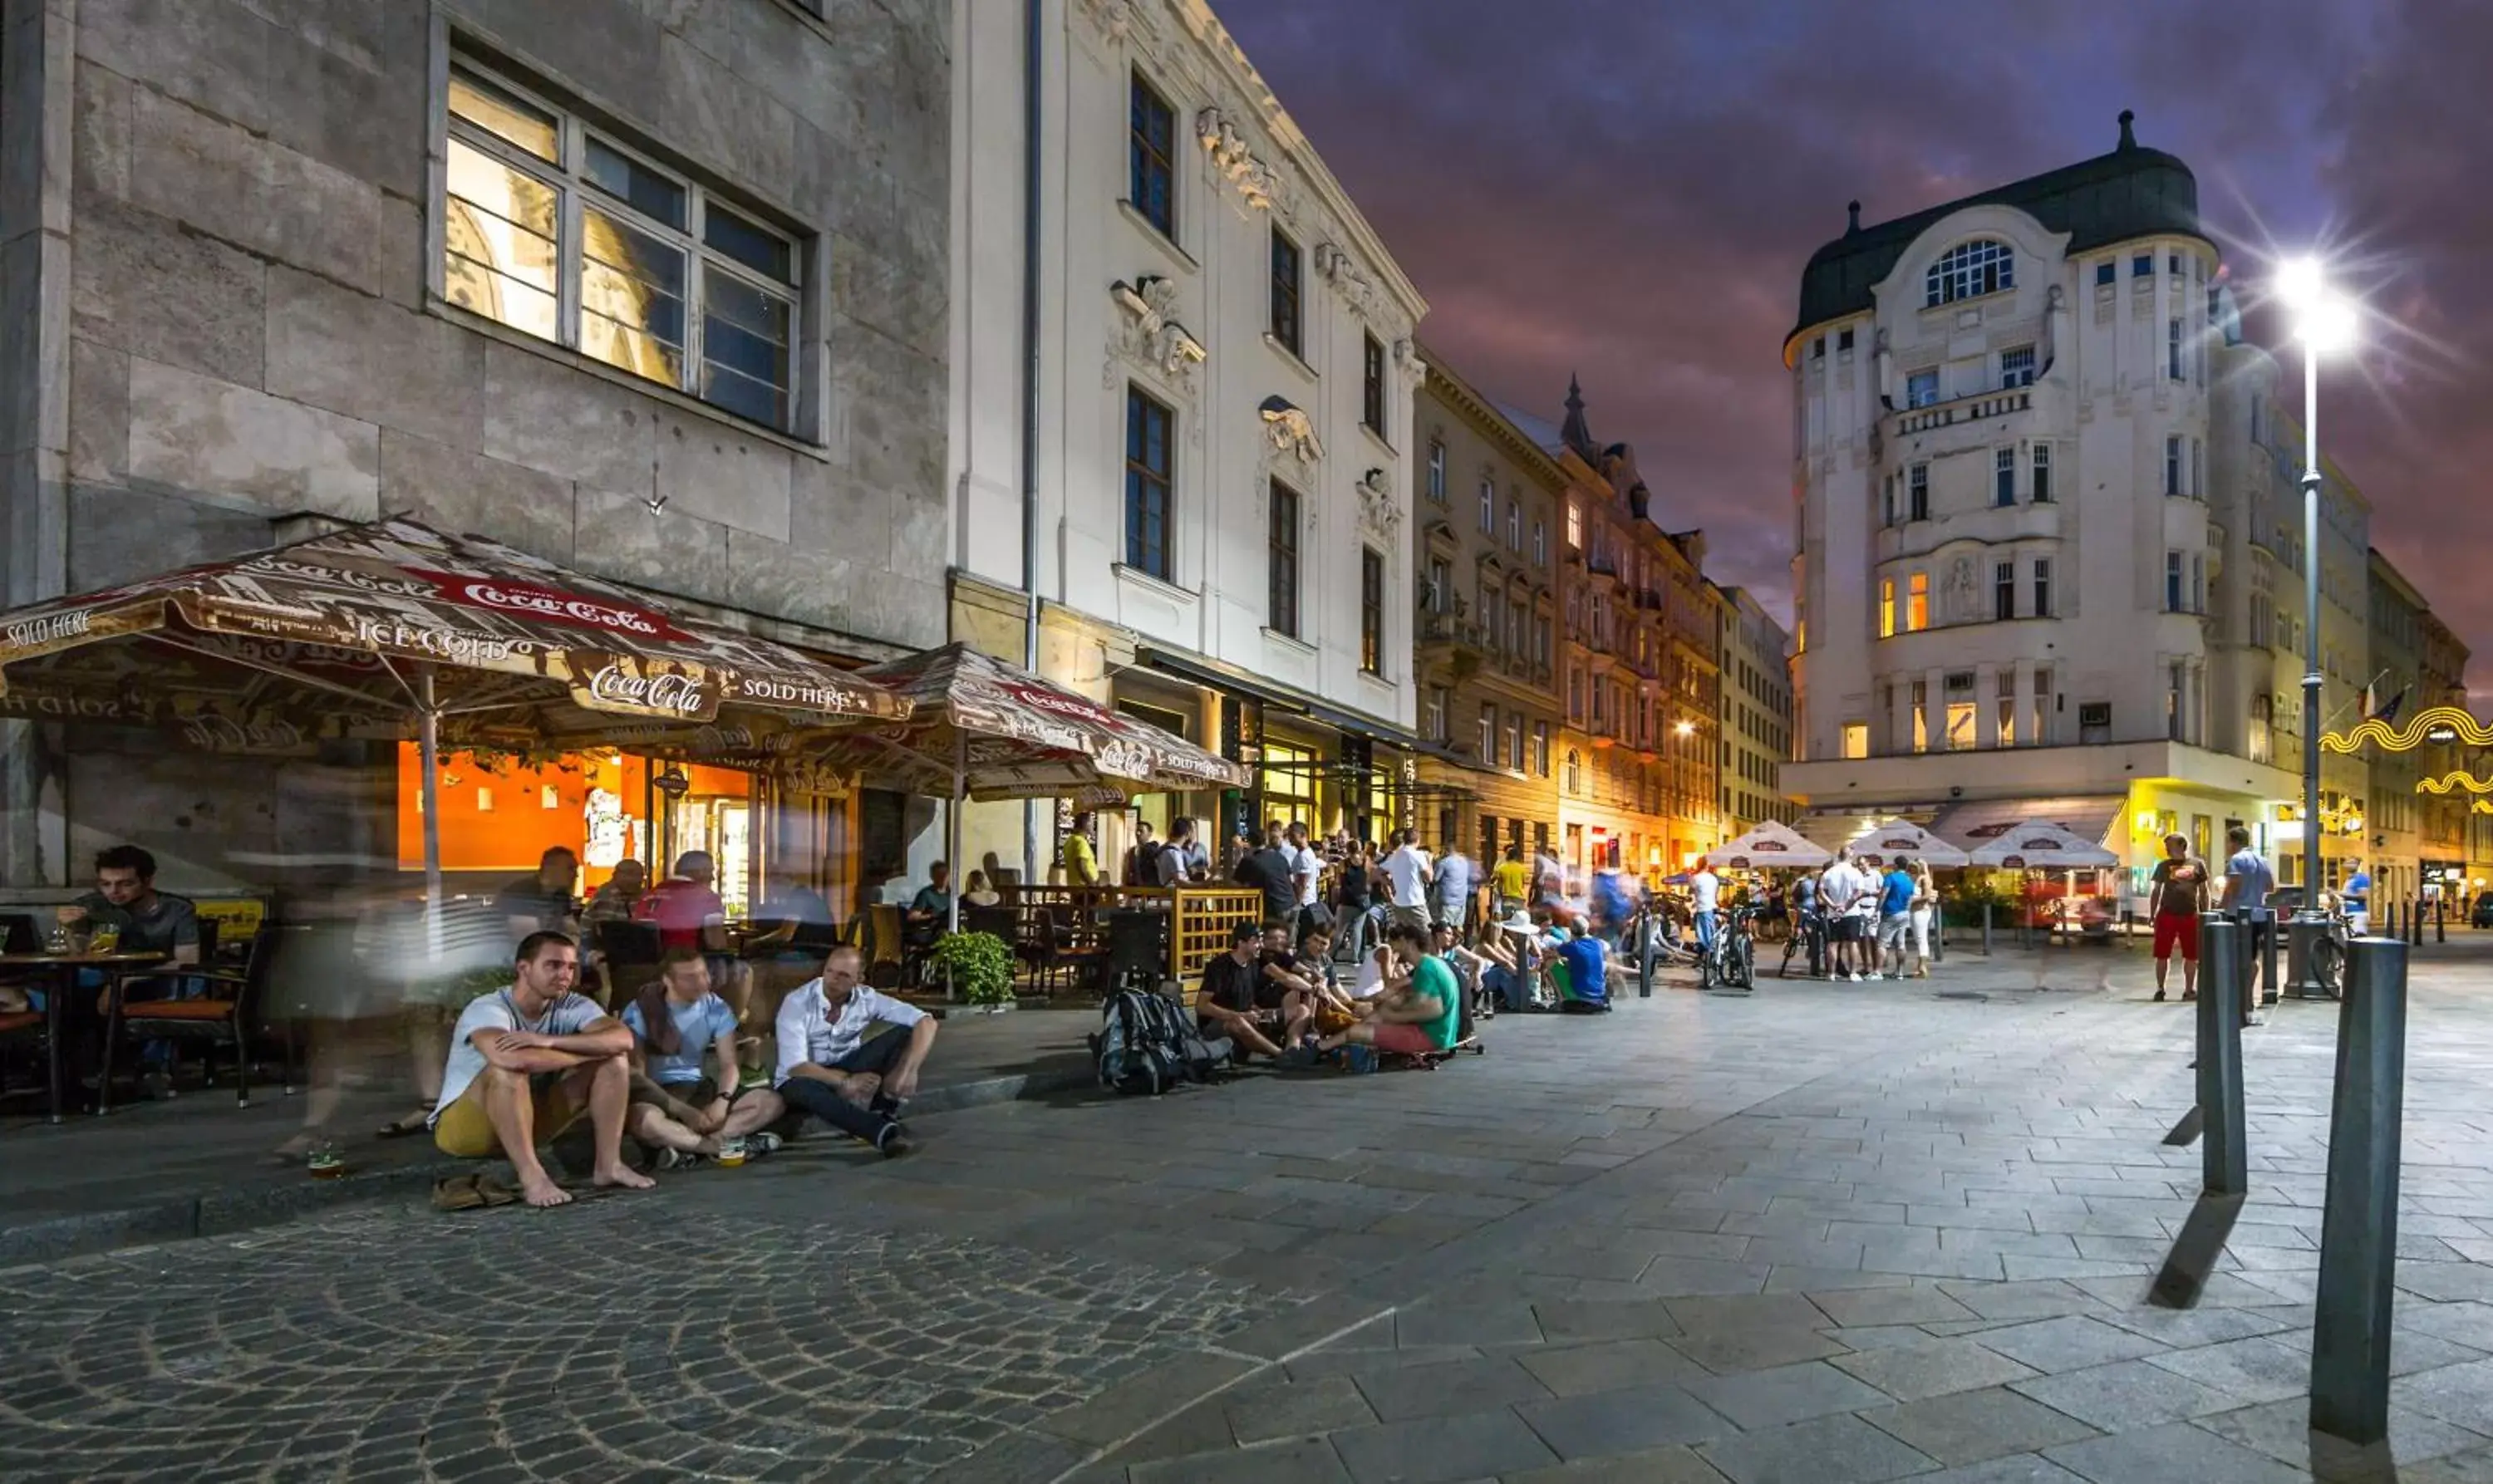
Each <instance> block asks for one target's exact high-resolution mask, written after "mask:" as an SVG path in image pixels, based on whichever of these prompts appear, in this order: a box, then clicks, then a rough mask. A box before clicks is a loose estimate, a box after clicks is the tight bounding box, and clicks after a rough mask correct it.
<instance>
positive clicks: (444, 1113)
mask: <svg viewBox="0 0 2493 1484" xmlns="http://www.w3.org/2000/svg"><path fill="white" fill-rule="evenodd" d="M579 981H580V947H579V945H578V944H576V943H574V942H573V941H572V940H571V939H570V938H569V937H568V936H566V935H563V934H560V933H531V934H529V935H527V936H526V937H524V938H522V939H521V940H520V947H519V954H518V962H517V964H516V965H515V966H514V972H513V975H512V981H511V987H510V988H509V989H506V990H496V991H495V992H494V993H493V994H481V995H478V996H477V997H476V998H475V999H474V1000H473V1001H471V1002H470V1003H469V1004H468V1006H467V1008H466V1010H465V1011H464V1012H462V1013H461V1015H460V1017H459V1024H458V1026H457V1027H456V1028H454V1029H453V1030H452V1031H451V1033H450V1059H449V1061H448V1063H447V1064H445V1065H444V1066H443V1067H442V1070H441V1101H440V1103H439V1105H438V1111H437V1112H436V1113H434V1115H433V1118H432V1120H431V1121H432V1124H433V1142H434V1143H435V1145H436V1146H437V1147H438V1148H439V1149H440V1150H441V1152H442V1153H444V1154H449V1155H453V1156H456V1157H458V1158H461V1159H487V1158H490V1157H492V1156H493V1155H494V1154H495V1153H496V1151H499V1152H500V1154H501V1155H502V1157H503V1158H505V1159H507V1160H509V1161H510V1162H511V1169H512V1170H513V1171H514V1172H517V1173H518V1175H519V1177H520V1196H521V1199H523V1200H525V1201H526V1202H527V1203H528V1204H530V1205H561V1204H563V1203H564V1202H568V1201H569V1200H571V1196H570V1194H569V1193H568V1192H566V1191H565V1190H564V1189H563V1188H562V1187H561V1186H559V1185H556V1183H555V1182H554V1179H553V1177H552V1176H551V1175H548V1174H547V1173H546V1171H545V1165H544V1164H543V1163H542V1162H541V1161H539V1160H538V1158H537V1144H538V1143H540V1142H543V1141H548V1140H551V1139H553V1138H554V1137H555V1136H556V1134H559V1133H561V1132H562V1131H563V1130H564V1129H565V1128H567V1127H569V1126H570V1125H571V1124H572V1122H573V1121H575V1120H576V1119H578V1118H579V1116H580V1115H581V1113H584V1112H585V1113H587V1114H588V1118H589V1124H590V1126H591V1128H592V1129H593V1130H594V1131H595V1134H596V1160H595V1164H594V1167H593V1169H592V1172H591V1175H590V1178H591V1179H592V1180H594V1181H595V1182H596V1183H597V1184H599V1185H616V1186H621V1187H622V1188H623V1189H625V1190H646V1189H648V1188H649V1187H650V1186H651V1185H653V1184H655V1183H656V1182H655V1181H653V1180H651V1179H650V1178H649V1177H648V1176H647V1175H645V1174H642V1173H640V1172H637V1171H635V1170H633V1169H632V1168H631V1167H630V1166H628V1165H626V1164H624V1163H623V1117H624V1113H625V1110H626V1109H627V1107H628V1106H629V1104H630V1101H631V1096H632V1060H631V1058H632V1032H631V1030H630V1029H629V1028H628V1027H626V1026H625V1025H624V1024H623V1023H622V1022H621V1021H618V1020H616V1019H615V1018H614V1017H613V1016H611V1015H608V1014H607V1013H606V1011H605V1010H604V1009H603V1008H602V1007H601V1006H599V1004H598V1003H597V1001H595V1000H593V999H590V998H589V997H587V996H586V995H585V994H573V993H572V989H571V987H572V986H573V985H574V984H577V983H578V982H579Z"/></svg>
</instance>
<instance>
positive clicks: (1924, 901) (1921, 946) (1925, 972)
mask: <svg viewBox="0 0 2493 1484" xmlns="http://www.w3.org/2000/svg"><path fill="white" fill-rule="evenodd" d="M1938 910H1939V890H1938V887H1937V885H1935V884H1934V883H1933V882H1932V880H1931V863H1930V862H1929V861H1928V860H1926V859H1917V860H1915V861H1914V862H1913V905H1912V907H1911V912H1912V916H1911V918H1910V919H1909V920H1910V922H1911V923H1912V930H1913V977H1914V978H1916V979H1928V978H1929V977H1930V976H1931V923H1932V922H1933V920H1935V919H1936V918H1937V916H1938Z"/></svg>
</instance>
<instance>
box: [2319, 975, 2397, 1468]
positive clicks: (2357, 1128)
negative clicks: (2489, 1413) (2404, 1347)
mask: <svg viewBox="0 0 2493 1484" xmlns="http://www.w3.org/2000/svg"><path fill="white" fill-rule="evenodd" d="M2407 947H2408V945H2407V944H2406V943H2404V942H2401V941H2399V940H2397V939H2395V938H2385V937H2365V938H2358V939H2356V940H2355V943H2354V945H2353V947H2352V948H2351V950H2350V951H2349V953H2348V964H2347V969H2346V988H2345V993H2344V994H2343V996H2342V997H2341V998H2340V999H2339V1002H2338V1006H2337V1083H2336V1088H2335V1092H2334V1095H2333V1097H2332V1099H2331V1102H2330V1106H2329V1110H2328V1196H2327V1204H2326V1205H2324V1206H2323V1207H2322V1212H2321V1224H2320V1292H2319V1309H2318V1315H2317V1318H2316V1320H2315V1321H2314V1323H2313V1326H2312V1345H2311V1427H2312V1430H2313V1431H2315V1432H2320V1433H2326V1434H2328V1435H2329V1436H2330V1437H2333V1438H2341V1439H2345V1440H2347V1441H2348V1442H2352V1443H2356V1444H2358V1445H2361V1446H2369V1445H2371V1444H2374V1443H2377V1442H2380V1441H2382V1440H2383V1439H2386V1438H2387V1437H2388V1425H2389V1321H2390V1314H2391V1309H2392V1306H2393V1304H2394V1302H2395V1297H2396V1291H2395V1282H2396V1276H2397V1246H2398V1158H2399V1149H2398V1143H2399V1138H2400V1134H2401V1130H2402V1128H2403V1125H2404V1120H2405V1102H2406V1042H2407Z"/></svg>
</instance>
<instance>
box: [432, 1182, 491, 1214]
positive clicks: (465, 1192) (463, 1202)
mask: <svg viewBox="0 0 2493 1484" xmlns="http://www.w3.org/2000/svg"><path fill="white" fill-rule="evenodd" d="M484 1204H485V1196H484V1193H483V1192H482V1191H479V1190H478V1189H477V1188H476V1176H474V1175H472V1174H454V1175H451V1176H449V1177H448V1178H446V1179H440V1180H436V1181H434V1182H433V1208H434V1209H435V1210H436V1211H473V1210H478V1209H481V1208H482V1207H483V1206H484Z"/></svg>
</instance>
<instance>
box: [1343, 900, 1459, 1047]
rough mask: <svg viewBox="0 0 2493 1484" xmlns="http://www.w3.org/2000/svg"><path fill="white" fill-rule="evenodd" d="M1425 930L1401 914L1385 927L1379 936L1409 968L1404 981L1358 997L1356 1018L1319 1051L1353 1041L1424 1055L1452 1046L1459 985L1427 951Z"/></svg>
mask: <svg viewBox="0 0 2493 1484" xmlns="http://www.w3.org/2000/svg"><path fill="white" fill-rule="evenodd" d="M1430 935H1431V932H1430V930H1429V929H1427V928H1426V927H1423V926H1421V925H1420V924H1419V923H1416V922H1412V921H1409V920H1407V919H1402V918H1397V919H1396V920H1395V922H1394V924H1393V925H1392V926H1391V927H1389V928H1387V929H1386V930H1385V941H1386V943H1387V944H1388V945H1389V946H1391V947H1392V948H1393V950H1394V957H1395V958H1396V960H1397V961H1398V962H1399V963H1400V965H1402V967H1403V968H1404V969H1405V970H1407V971H1408V972H1409V973H1410V975H1411V978H1410V981H1409V982H1408V983H1406V984H1404V985H1403V986H1402V987H1400V988H1399V989H1389V990H1387V991H1385V992H1384V993H1383V994H1378V995H1376V996H1375V997H1374V998H1371V999H1364V1000H1362V1001H1360V1002H1359V1006H1358V1013H1359V1016H1360V1020H1359V1023H1358V1024H1355V1025H1352V1026H1350V1027H1349V1028H1348V1029H1346V1030H1343V1031H1341V1032H1339V1033H1338V1034H1336V1035H1331V1036H1327V1037H1326V1038H1325V1039H1324V1041H1323V1042H1322V1044H1321V1049H1322V1050H1324V1051H1328V1052H1330V1051H1337V1050H1339V1049H1340V1048H1342V1047H1343V1046H1347V1045H1359V1046H1372V1047H1374V1048H1375V1049H1376V1050H1378V1051H1380V1052H1395V1053H1399V1054H1403V1055H1408V1056H1425V1055H1427V1054H1429V1053H1431V1052H1450V1051H1453V1050H1454V1049H1455V1040H1456V1027H1457V1025H1459V1024H1461V1021H1462V986H1461V984H1460V982H1459V981H1457V979H1456V978H1455V971H1454V970H1453V969H1451V968H1449V967H1447V966H1446V961H1445V960H1443V959H1440V958H1438V957H1437V956H1436V954H1435V953H1434V952H1432V951H1431V948H1430V942H1429V938H1430Z"/></svg>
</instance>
